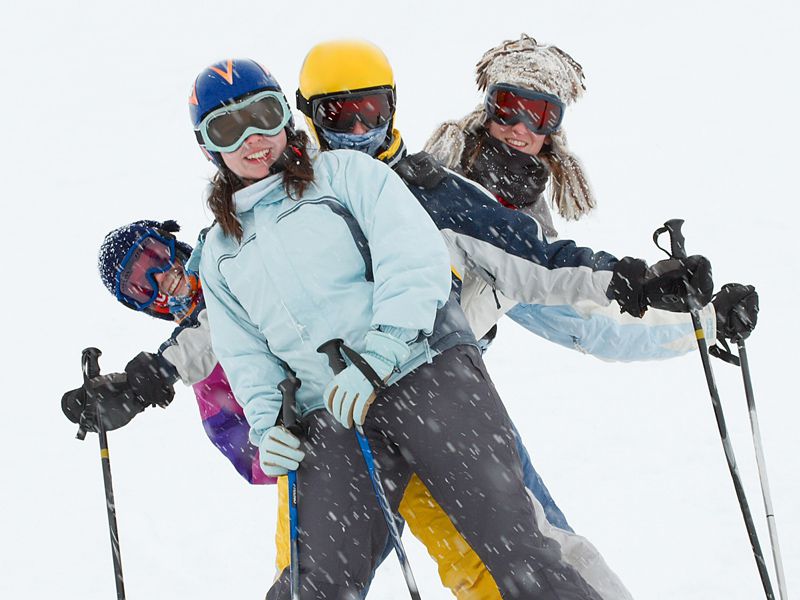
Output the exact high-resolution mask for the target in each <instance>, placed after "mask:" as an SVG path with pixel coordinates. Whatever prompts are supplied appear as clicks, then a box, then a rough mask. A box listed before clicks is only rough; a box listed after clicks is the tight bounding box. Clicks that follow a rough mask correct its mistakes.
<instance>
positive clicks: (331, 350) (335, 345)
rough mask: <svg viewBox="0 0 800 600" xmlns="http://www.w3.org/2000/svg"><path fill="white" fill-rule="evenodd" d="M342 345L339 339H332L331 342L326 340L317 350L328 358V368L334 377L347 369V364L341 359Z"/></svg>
mask: <svg viewBox="0 0 800 600" xmlns="http://www.w3.org/2000/svg"><path fill="white" fill-rule="evenodd" d="M342 344H344V341H343V340H341V339H340V338H334V339H332V340H328V341H327V342H325V343H324V344H322V345H321V346H320V347H319V348H317V352H319V353H320V354H324V355H325V356H327V357H328V366H330V368H331V371H333V373H334V375H338V374H339V373H341V372H342V371H344V370H345V368H347V363H346V362H345V360H344V357H342V352H341V347H342Z"/></svg>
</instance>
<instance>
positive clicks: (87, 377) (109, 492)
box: [77, 348, 125, 600]
mask: <svg viewBox="0 0 800 600" xmlns="http://www.w3.org/2000/svg"><path fill="white" fill-rule="evenodd" d="M101 354H102V352H100V350H98V349H97V348H86V349H85V350H84V351H83V352H82V353H81V368H82V370H83V385H84V388H85V392H84V393H85V394H87V396H90V394H89V389H90V388H91V380H92V379H94V378H95V377H98V376H99V375H100V363H99V362H98V358H99V357H100V355H101ZM90 400H92V398H89V397H87V398H86V402H85V403H84V406H85V407H87V408H88V407H89V401H90ZM92 404H93V405H94V410H95V422H96V423H95V425H96V427H97V435H98V437H99V439H100V462H101V464H102V467H103V486H104V487H105V492H106V512H107V513H108V531H109V534H110V536H111V556H112V559H113V561H114V582H115V584H116V586H117V600H125V584H124V581H123V579H122V556H121V554H120V549H119V534H118V532H117V512H116V508H115V506H114V488H113V487H112V485H111V459H110V457H109V454H108V438H107V437H106V430H105V425H104V424H103V412H102V411H103V407H102V402H92ZM84 410H86V409H84ZM85 437H86V428H85V427H84V418H83V416H82V418H81V424H80V425H79V426H78V434H77V438H78V439H80V440H82V439H84V438H85Z"/></svg>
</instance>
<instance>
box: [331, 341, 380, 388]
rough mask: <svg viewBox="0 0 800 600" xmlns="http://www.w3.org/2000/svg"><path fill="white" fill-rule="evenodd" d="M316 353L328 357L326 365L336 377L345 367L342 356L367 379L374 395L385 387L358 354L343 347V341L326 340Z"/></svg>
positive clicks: (373, 370)
mask: <svg viewBox="0 0 800 600" xmlns="http://www.w3.org/2000/svg"><path fill="white" fill-rule="evenodd" d="M317 352H319V353H321V354H324V355H325V356H327V357H328V365H329V366H330V368H331V371H333V373H334V374H335V375H338V374H339V373H341V372H342V371H344V369H345V368H346V367H347V363H346V362H345V360H344V358H342V354H344V356H346V357H347V359H348V360H349V361H350V362H351V363H352V364H354V365H355V366H356V368H357V369H358V370H359V371H361V373H362V374H363V375H364V377H366V378H367V381H369V382H370V384H371V385H372V387H373V388H375V392H376V393H378V392H380V391H382V390H383V389H384V388H385V387H386V386H385V385H384V383H383V379H381V378H380V377H379V376H378V374H377V373H376V372H375V369H373V368H372V367H371V366H370V364H369V363H368V362H367V361H366V360H364V357H363V356H361V355H360V354H359V353H358V352H356V351H355V350H353V349H352V348H350V347H349V346H345V344H344V341H343V340H341V339H339V338H334V339H332V340H328V341H327V342H325V343H324V344H322V345H321V346H320V347H319V348H317Z"/></svg>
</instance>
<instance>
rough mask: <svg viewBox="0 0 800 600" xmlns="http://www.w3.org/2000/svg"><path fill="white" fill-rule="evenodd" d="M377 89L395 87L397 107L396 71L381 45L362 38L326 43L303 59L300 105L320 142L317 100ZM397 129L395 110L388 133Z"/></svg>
mask: <svg viewBox="0 0 800 600" xmlns="http://www.w3.org/2000/svg"><path fill="white" fill-rule="evenodd" d="M376 89H387V90H391V93H392V106H394V98H395V83H394V73H393V72H392V66H391V65H390V64H389V60H388V59H387V58H386V55H385V54H384V53H383V52H382V51H381V49H380V48H378V47H377V46H376V45H374V44H371V43H370V42H367V41H362V40H333V41H329V42H322V43H320V44H317V45H316V46H314V47H313V48H311V50H310V51H309V52H308V54H307V55H306V58H305V60H304V61H303V66H302V67H301V69H300V89H298V90H297V108H298V110H300V112H302V113H303V114H304V115H305V119H306V123H307V124H308V129H309V131H310V132H311V133H312V134H313V135H314V136H315V137H316V138H317V142H318V143H320V142H321V140H320V135H319V132H318V131H317V126H316V125H315V124H314V121H313V109H312V102H313V100H315V99H316V98H319V97H321V96H327V95H332V94H347V93H353V92H363V91H365V90H376ZM393 129H394V111H393V112H392V116H391V121H390V124H389V132H388V134H387V135H389V136H391V135H392V133H391V132H392V130H393Z"/></svg>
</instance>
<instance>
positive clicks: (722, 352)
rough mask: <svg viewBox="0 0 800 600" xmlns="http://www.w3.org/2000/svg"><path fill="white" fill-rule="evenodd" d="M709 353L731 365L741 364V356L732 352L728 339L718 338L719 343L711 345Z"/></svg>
mask: <svg viewBox="0 0 800 600" xmlns="http://www.w3.org/2000/svg"><path fill="white" fill-rule="evenodd" d="M708 353H709V354H710V355H711V356H713V357H715V358H718V359H720V360H724V361H725V362H726V363H728V364H729V365H735V366H737V367H738V366H740V365H741V361H740V360H739V357H738V356H736V355H735V354H734V353H733V352H731V348H730V346H728V342H727V341H726V340H717V344H716V345H714V346H711V347H710V348H709V349H708Z"/></svg>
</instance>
